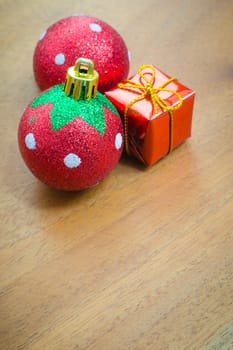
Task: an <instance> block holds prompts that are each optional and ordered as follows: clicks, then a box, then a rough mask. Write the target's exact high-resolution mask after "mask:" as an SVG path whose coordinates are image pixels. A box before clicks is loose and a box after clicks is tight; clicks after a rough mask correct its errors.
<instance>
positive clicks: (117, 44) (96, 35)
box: [33, 15, 129, 92]
mask: <svg viewBox="0 0 233 350" xmlns="http://www.w3.org/2000/svg"><path fill="white" fill-rule="evenodd" d="M79 57H85V58H89V59H92V60H93V61H94V65H95V69H96V70H97V72H98V73H99V77H100V80H99V87H98V89H99V91H101V92H105V91H107V90H110V89H111V88H112V87H113V86H115V85H117V84H118V83H119V82H120V81H122V80H124V79H126V78H127V75H128V72H129V55H128V50H127V47H126V45H125V43H124V40H123V39H122V37H121V36H120V34H119V33H118V32H117V31H116V30H115V29H113V28H112V27H111V26H110V25H109V24H107V23H105V22H103V21H101V20H99V19H97V18H94V17H90V16H78V15H77V16H71V17H68V18H64V19H62V20H60V21H58V22H56V23H55V24H53V25H51V26H50V27H49V28H48V29H47V31H45V32H44V33H43V34H42V35H41V37H40V40H39V41H38V43H37V46H36V48H35V52H34V59H33V67H34V73H35V79H36V81H37V83H38V85H39V87H40V88H41V89H43V90H44V89H47V88H49V87H51V86H53V85H55V84H60V83H63V82H64V81H65V77H66V72H67V69H68V68H69V67H70V66H73V65H74V63H75V61H76V60H77V59H78V58H79Z"/></svg>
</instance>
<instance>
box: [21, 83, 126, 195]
mask: <svg viewBox="0 0 233 350" xmlns="http://www.w3.org/2000/svg"><path fill="white" fill-rule="evenodd" d="M62 86H63V85H59V86H57V87H53V88H52V89H50V90H47V91H45V92H43V93H42V94H41V95H39V96H38V97H37V98H35V100H34V101H33V102H32V103H30V104H29V105H28V107H27V108H26V110H25V112H24V113H23V115H22V118H21V121H20V124H19V128H18V141H19V148H20V151H21V154H22V157H23V159H24V161H25V163H26V165H27V166H28V168H29V169H30V170H31V172H32V173H33V174H34V175H35V176H36V177H37V178H38V179H40V180H41V181H42V182H44V183H45V184H47V185H49V186H51V187H54V188H58V189H62V190H67V191H74V190H82V189H85V188H88V187H91V186H93V185H95V184H97V183H98V182H100V181H101V180H103V179H104V178H105V177H106V176H107V175H108V173H109V172H110V171H111V170H112V169H113V168H114V167H115V166H116V164H117V163H118V160H119V158H120V156H121V153H122V149H123V143H122V145H121V146H120V144H119V140H120V138H122V137H123V136H122V135H123V127H122V122H121V119H120V117H119V115H118V114H117V112H116V110H115V107H114V106H113V105H112V104H111V103H110V102H109V101H108V100H107V98H106V97H105V96H103V95H102V94H100V93H98V96H97V98H95V99H92V100H90V101H82V100H79V101H75V100H73V99H72V98H71V97H67V96H64V98H63V99H66V100H67V104H66V103H64V101H63V99H61V92H62ZM51 92H52V94H51ZM59 101H60V102H59ZM73 101H75V103H76V104H79V103H80V104H82V103H83V102H85V108H84V107H82V108H81V110H82V113H83V112H85V113H84V114H85V117H84V115H81V114H76V116H74V114H73V115H72V118H70V115H69V117H68V118H67V117H66V113H69V108H68V106H69V104H70V106H72V103H73ZM94 103H95V104H97V105H98V106H101V108H100V107H98V108H97V110H98V112H100V115H98V114H96V115H95V122H93V119H92V123H90V119H88V117H87V114H88V111H90V113H91V110H92V107H90V106H89V104H94ZM71 109H73V107H71ZM54 110H56V118H57V119H59V118H61V119H62V123H61V124H60V125H59V123H58V124H57V125H59V127H58V128H55V129H53V127H52V124H53V121H52V117H51V114H52V111H54ZM78 110H79V108H78V107H77V111H78ZM72 113H74V110H73V111H72ZM101 114H102V115H103V120H104V125H105V128H104V132H103V133H100V132H99V130H98V128H99V125H98V118H100V119H101V118H102V117H101ZM56 118H55V119H56ZM86 119H87V120H86ZM65 120H66V122H64V121H65ZM32 121H33V122H32ZM94 124H95V125H94ZM27 135H33V138H32V137H31V136H27ZM26 139H29V141H30V140H31V141H33V140H34V141H35V142H36V147H35V148H34V147H31V149H29V148H28V147H27V145H26V144H25V140H26ZM32 139H33V140H32ZM116 140H118V141H117V142H116ZM31 144H33V143H30V145H31ZM116 145H117V147H118V146H119V149H118V148H117V147H116Z"/></svg>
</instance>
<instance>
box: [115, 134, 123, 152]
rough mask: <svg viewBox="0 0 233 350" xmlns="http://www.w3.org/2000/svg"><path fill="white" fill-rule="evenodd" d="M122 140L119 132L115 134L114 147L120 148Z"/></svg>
mask: <svg viewBox="0 0 233 350" xmlns="http://www.w3.org/2000/svg"><path fill="white" fill-rule="evenodd" d="M122 142H123V139H122V135H121V134H120V133H118V134H116V137H115V147H116V149H120V148H121V146H122Z"/></svg>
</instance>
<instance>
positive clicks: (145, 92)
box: [118, 64, 182, 154]
mask: <svg viewBox="0 0 233 350" xmlns="http://www.w3.org/2000/svg"><path fill="white" fill-rule="evenodd" d="M145 68H149V69H150V70H151V71H150V72H148V73H150V78H149V79H148V77H147V76H146V74H147V73H143V70H144V69H145ZM138 74H139V76H140V77H141V79H140V81H141V84H140V83H136V82H134V81H132V80H125V81H123V82H122V83H119V84H118V87H119V88H121V89H125V90H129V91H131V90H132V89H138V90H140V92H138V91H134V92H135V93H136V94H138V95H139V96H137V97H135V98H134V99H133V100H132V101H130V102H129V103H128V104H127V106H126V107H125V111H124V135H125V149H126V152H127V153H128V154H129V153H130V152H129V136H128V118H127V114H128V110H129V109H130V108H131V107H132V106H133V105H134V104H135V103H136V102H138V101H141V100H143V99H144V98H145V99H147V100H150V101H151V104H152V111H151V116H152V115H154V114H157V113H158V106H159V107H161V108H162V109H163V110H166V111H168V113H169V115H170V145H169V153H170V152H171V151H172V143H173V114H172V112H173V111H175V110H177V109H178V108H180V107H181V105H182V96H181V95H180V94H179V93H178V92H177V91H174V90H171V89H167V88H165V86H167V85H168V84H170V83H171V82H172V81H175V80H176V78H170V79H168V80H166V81H165V82H164V83H163V84H161V85H160V86H156V87H154V86H153V85H154V83H155V75H156V69H155V67H154V66H152V65H151V64H143V65H142V66H140V67H139V69H138ZM160 91H166V92H170V93H171V94H172V95H176V97H177V98H178V103H177V104H175V105H174V106H170V105H169V104H168V102H167V101H166V100H164V99H163V98H162V97H160V96H159V95H158V93H159V92H160Z"/></svg>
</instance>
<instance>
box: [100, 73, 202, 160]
mask: <svg viewBox="0 0 233 350" xmlns="http://www.w3.org/2000/svg"><path fill="white" fill-rule="evenodd" d="M152 67H153V69H155V77H154V81H153V84H152V87H153V88H158V87H160V86H161V85H162V84H164V83H165V82H167V81H168V80H169V79H170V78H171V77H170V76H169V75H167V74H165V73H163V72H162V71H161V70H160V69H158V68H157V67H155V66H152ZM142 73H143V75H144V76H145V77H146V78H147V79H148V80H149V79H150V78H151V76H152V73H151V68H150V67H149V66H148V67H146V68H144V69H143V70H142ZM129 81H132V82H135V83H137V84H140V85H145V86H146V82H145V80H143V79H142V76H140V74H135V75H134V76H133V77H131V78H130V79H129ZM123 84H124V82H123ZM166 89H168V90H172V91H174V93H172V92H171V91H165V90H166ZM176 93H178V94H179V96H180V98H181V99H182V105H181V106H180V107H179V108H178V109H176V110H173V111H172V112H169V111H168V110H165V109H164V108H162V107H160V106H159V105H158V104H156V110H157V111H155V108H153V103H152V100H151V96H145V97H144V98H143V99H142V100H140V101H137V102H135V103H134V104H132V105H131V102H132V101H133V100H135V98H137V97H138V96H140V94H142V90H140V89H137V88H127V89H125V88H120V87H119V86H118V87H115V88H113V89H112V90H110V91H107V92H106V93H105V94H106V96H107V97H108V98H109V99H110V101H111V102H112V103H113V104H114V105H115V106H116V108H117V109H118V111H119V113H120V115H121V116H122V118H123V120H124V119H125V118H124V113H125V111H126V110H127V107H129V106H130V108H129V109H128V112H127V116H126V118H127V122H128V127H127V134H128V135H127V138H128V149H129V152H130V153H131V154H132V155H134V156H135V157H137V158H138V159H140V160H141V161H142V162H143V163H144V164H145V165H147V166H149V165H152V164H154V163H155V162H157V161H158V160H159V159H160V158H162V157H164V156H165V155H166V154H168V153H169V152H170V151H171V150H173V149H174V148H175V147H177V146H178V145H180V144H181V143H182V142H183V141H185V140H186V139H187V138H188V137H190V136H191V126H192V112H193V103H194V96H195V92H194V91H193V90H191V89H190V88H188V87H186V86H184V85H183V84H181V83H180V82H179V81H177V80H174V81H171V82H169V83H168V84H166V86H165V88H164V90H162V91H157V95H158V97H159V98H162V99H163V100H164V101H165V103H166V104H167V105H168V106H169V108H170V107H172V108H176V107H177V104H178V103H179V99H178V97H177V95H176ZM175 106H176V107H175ZM127 138H126V139H127Z"/></svg>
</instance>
